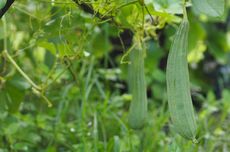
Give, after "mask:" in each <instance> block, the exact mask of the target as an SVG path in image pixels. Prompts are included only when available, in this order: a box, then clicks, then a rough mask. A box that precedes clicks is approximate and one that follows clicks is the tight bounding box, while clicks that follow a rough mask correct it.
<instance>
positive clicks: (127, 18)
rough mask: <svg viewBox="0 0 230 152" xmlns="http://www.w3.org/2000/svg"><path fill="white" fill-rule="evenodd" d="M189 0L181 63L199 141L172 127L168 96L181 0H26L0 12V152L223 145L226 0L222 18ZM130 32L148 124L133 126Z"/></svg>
mask: <svg viewBox="0 0 230 152" xmlns="http://www.w3.org/2000/svg"><path fill="white" fill-rule="evenodd" d="M194 1H195V3H192V2H188V3H187V9H188V17H189V20H190V31H189V50H188V51H189V53H188V62H189V70H190V81H191V94H192V99H193V105H194V107H195V111H196V117H197V118H198V119H197V120H198V122H197V125H198V133H197V139H198V142H199V143H198V144H193V143H192V142H191V141H188V140H185V139H184V138H182V137H181V136H179V135H177V134H176V133H175V131H174V129H173V127H172V125H171V120H170V118H169V112H168V104H167V94H166V61H167V56H168V52H169V48H170V45H171V44H172V39H173V35H174V34H175V32H176V29H177V27H178V25H179V23H180V22H181V20H182V14H183V5H182V3H181V0H155V1H153V0H146V1H145V5H141V3H139V1H136V0H134V1H133V0H116V1H113V0H84V1H83V0H82V1H80V0H79V1H78V0H73V1H71V0H33V1H31V0H24V1H16V2H14V4H13V6H12V7H11V8H10V10H9V11H8V12H7V13H6V14H5V16H4V18H2V19H1V20H0V53H1V54H0V152H8V151H15V152H17V151H31V152H32V151H33V152H34V151H38V152H39V151H40V152H43V151H46V152H55V151H77V152H78V151H83V152H91V151H108V152H109V151H114V152H128V151H130V152H135V151H144V152H150V151H157V152H158V151H159V152H161V151H162V152H165V151H176V152H184V151H186V152H189V151H190V152H198V151H199V152H222V151H230V129H229V128H230V53H229V52H230V1H227V4H226V11H225V14H224V15H223V16H222V17H216V15H218V12H219V11H216V12H213V11H211V12H210V13H209V14H208V15H210V16H208V15H207V14H202V11H200V12H199V11H198V10H197V9H196V8H195V7H193V5H192V4H196V5H197V1H196V0H194ZM212 1H214V0H212ZM221 1H222V0H221ZM204 3H205V2H204ZM0 6H2V5H0ZM215 6H216V5H215ZM210 7H212V6H210ZM206 9H207V8H206ZM200 10H202V9H200ZM207 10H211V9H207ZM137 39H141V41H142V42H143V44H144V46H145V49H146V53H145V69H144V70H145V77H146V85H147V96H148V106H149V107H148V116H147V124H146V126H145V127H144V128H142V129H139V130H133V129H131V128H130V127H129V126H128V111H129V105H130V101H131V99H132V97H131V95H130V94H129V92H128V83H127V82H128V63H129V57H128V55H129V53H130V51H131V50H132V48H133V46H135V44H136V43H138V42H137ZM3 50H7V51H8V53H9V54H10V55H11V57H12V58H13V59H14V60H15V61H16V64H17V65H19V67H20V68H21V69H22V70H23V71H24V73H25V74H26V75H27V76H28V77H29V78H30V79H31V80H32V81H33V83H35V85H36V86H37V87H38V88H37V89H36V87H34V86H31V83H30V82H28V79H27V80H26V79H25V77H23V76H22V75H21V73H20V72H19V71H18V69H17V67H16V66H15V65H14V64H12V62H10V60H9V58H7V55H6V54H5V53H4V51H3ZM47 100H49V101H47ZM47 102H51V103H52V107H49V106H48V104H47Z"/></svg>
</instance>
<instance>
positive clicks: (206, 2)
mask: <svg viewBox="0 0 230 152" xmlns="http://www.w3.org/2000/svg"><path fill="white" fill-rule="evenodd" d="M192 3H193V8H194V10H195V12H196V13H197V14H205V15H207V16H209V17H221V16H223V15H224V11H225V0H192Z"/></svg>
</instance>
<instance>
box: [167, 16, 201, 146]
mask: <svg viewBox="0 0 230 152" xmlns="http://www.w3.org/2000/svg"><path fill="white" fill-rule="evenodd" d="M188 32H189V21H188V19H187V15H185V17H184V19H183V21H182V23H181V25H180V26H179V28H178V30H177V32H176V35H175V37H174V41H173V43H172V46H171V48H170V52H169V57H168V61H167V69H166V77H167V95H168V104H169V111H170V116H171V119H172V122H173V126H174V128H175V130H176V131H177V132H178V133H179V134H180V135H181V136H183V137H185V138H187V139H191V140H193V141H194V142H196V139H195V136H196V130H197V125H196V121H195V116H194V109H193V105H192V99H191V94H190V82H189V71H188V63H187V50H188Z"/></svg>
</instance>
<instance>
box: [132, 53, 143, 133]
mask: <svg viewBox="0 0 230 152" xmlns="http://www.w3.org/2000/svg"><path fill="white" fill-rule="evenodd" d="M130 61H131V64H130V65H129V90H130V92H131V94H132V102H131V105H130V108H129V116H128V121H129V125H130V127H131V128H133V129H140V128H142V127H143V126H144V124H145V121H146V117H147V94H146V84H145V75H144V50H142V49H134V50H132V51H131V52H130Z"/></svg>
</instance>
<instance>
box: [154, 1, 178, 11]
mask: <svg viewBox="0 0 230 152" xmlns="http://www.w3.org/2000/svg"><path fill="white" fill-rule="evenodd" d="M153 3H154V8H155V9H156V11H160V12H167V13H170V14H183V7H182V5H181V0H156V1H153Z"/></svg>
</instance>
